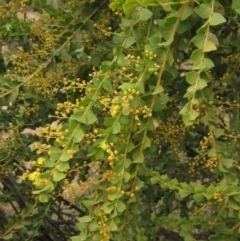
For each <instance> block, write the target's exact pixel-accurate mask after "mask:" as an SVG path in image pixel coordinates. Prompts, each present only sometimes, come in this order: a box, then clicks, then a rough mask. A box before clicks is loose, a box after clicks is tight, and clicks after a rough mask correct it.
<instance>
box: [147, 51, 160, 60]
mask: <svg viewBox="0 0 240 241" xmlns="http://www.w3.org/2000/svg"><path fill="white" fill-rule="evenodd" d="M144 55H145V56H146V57H147V58H149V59H154V58H156V57H157V54H154V53H153V52H152V51H148V50H145V52H144Z"/></svg>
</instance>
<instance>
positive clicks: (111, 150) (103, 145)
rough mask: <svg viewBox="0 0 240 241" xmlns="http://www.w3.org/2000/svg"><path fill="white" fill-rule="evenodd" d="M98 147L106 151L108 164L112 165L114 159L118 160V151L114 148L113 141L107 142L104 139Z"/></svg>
mask: <svg viewBox="0 0 240 241" xmlns="http://www.w3.org/2000/svg"><path fill="white" fill-rule="evenodd" d="M100 148H101V149H103V150H104V151H106V152H107V154H108V157H107V160H106V161H108V162H109V164H110V166H112V165H113V161H114V160H118V156H117V154H118V151H117V150H114V144H113V143H110V144H108V143H106V142H105V141H103V142H102V143H101V144H100Z"/></svg>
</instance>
